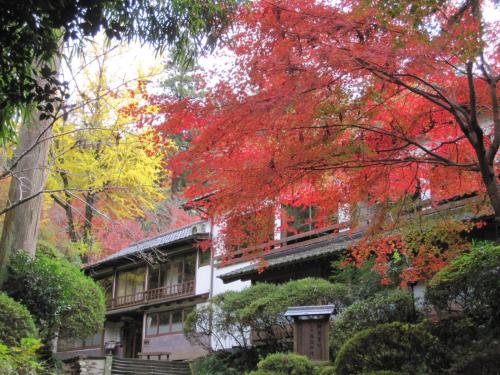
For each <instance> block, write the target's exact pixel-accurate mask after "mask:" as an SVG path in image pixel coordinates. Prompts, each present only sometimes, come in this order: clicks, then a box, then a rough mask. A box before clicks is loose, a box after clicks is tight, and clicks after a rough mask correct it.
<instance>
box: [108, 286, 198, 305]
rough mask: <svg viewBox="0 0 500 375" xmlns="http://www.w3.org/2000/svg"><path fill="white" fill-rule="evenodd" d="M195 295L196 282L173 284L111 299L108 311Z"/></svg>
mask: <svg viewBox="0 0 500 375" xmlns="http://www.w3.org/2000/svg"><path fill="white" fill-rule="evenodd" d="M194 294H195V281H194V280H190V281H186V282H183V283H181V284H173V285H168V286H164V287H161V288H156V289H148V290H146V291H144V292H139V293H135V294H131V295H126V296H120V297H116V298H111V299H108V300H107V301H106V308H107V309H108V310H116V309H121V308H124V307H132V306H137V305H142V304H146V303H148V302H163V301H169V300H174V299H177V298H180V297H186V296H192V295H194Z"/></svg>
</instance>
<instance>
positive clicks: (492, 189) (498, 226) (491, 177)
mask: <svg viewBox="0 0 500 375" xmlns="http://www.w3.org/2000/svg"><path fill="white" fill-rule="evenodd" d="M481 174H482V178H483V181H484V184H485V185H486V191H487V193H488V197H489V198H490V203H491V206H492V207H493V211H494V213H495V239H496V240H497V241H498V239H499V235H500V185H499V183H498V180H497V177H496V176H495V174H494V172H493V168H492V167H491V168H488V170H487V171H481Z"/></svg>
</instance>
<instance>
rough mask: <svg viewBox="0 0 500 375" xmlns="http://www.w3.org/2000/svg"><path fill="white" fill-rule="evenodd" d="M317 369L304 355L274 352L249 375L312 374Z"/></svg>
mask: <svg viewBox="0 0 500 375" xmlns="http://www.w3.org/2000/svg"><path fill="white" fill-rule="evenodd" d="M316 372H317V369H316V368H315V366H314V365H313V364H312V362H311V361H310V360H309V359H308V358H307V357H305V356H302V355H298V354H294V353H274V354H269V355H268V356H267V357H266V358H264V359H263V360H261V361H260V362H259V363H258V364H257V370H256V371H252V372H251V373H250V374H249V375H313V374H315V373H316Z"/></svg>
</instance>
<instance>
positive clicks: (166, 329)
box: [146, 308, 193, 336]
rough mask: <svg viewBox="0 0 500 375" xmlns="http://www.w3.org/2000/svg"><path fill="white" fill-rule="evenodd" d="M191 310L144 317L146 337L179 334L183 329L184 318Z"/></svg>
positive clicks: (158, 313)
mask: <svg viewBox="0 0 500 375" xmlns="http://www.w3.org/2000/svg"><path fill="white" fill-rule="evenodd" d="M191 311H193V309H192V308H186V309H178V310H172V311H161V312H157V313H152V314H148V315H147V316H146V336H157V335H165V334H169V333H180V332H182V330H183V328H184V321H185V320H186V316H187V315H188V314H189V313H190V312H191Z"/></svg>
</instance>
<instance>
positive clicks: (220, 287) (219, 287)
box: [213, 262, 252, 296]
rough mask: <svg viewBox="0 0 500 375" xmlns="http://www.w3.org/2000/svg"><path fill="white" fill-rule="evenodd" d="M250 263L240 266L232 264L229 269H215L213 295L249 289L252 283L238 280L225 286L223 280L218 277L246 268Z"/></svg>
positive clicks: (239, 264)
mask: <svg viewBox="0 0 500 375" xmlns="http://www.w3.org/2000/svg"><path fill="white" fill-rule="evenodd" d="M250 264H251V263H250V262H244V263H238V264H232V265H230V266H227V267H222V268H217V267H216V268H215V269H214V280H213V283H214V288H213V295H214V296H216V295H218V294H221V293H224V292H227V291H230V290H231V291H235V290H236V291H239V290H242V289H244V288H248V287H249V286H250V285H252V283H251V282H250V281H249V280H248V281H241V280H236V281H233V282H231V283H227V284H224V283H223V282H222V280H221V279H220V278H219V277H218V276H220V275H223V274H225V273H228V272H231V271H234V270H237V269H240V268H243V267H246V266H248V265H250Z"/></svg>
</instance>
